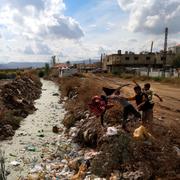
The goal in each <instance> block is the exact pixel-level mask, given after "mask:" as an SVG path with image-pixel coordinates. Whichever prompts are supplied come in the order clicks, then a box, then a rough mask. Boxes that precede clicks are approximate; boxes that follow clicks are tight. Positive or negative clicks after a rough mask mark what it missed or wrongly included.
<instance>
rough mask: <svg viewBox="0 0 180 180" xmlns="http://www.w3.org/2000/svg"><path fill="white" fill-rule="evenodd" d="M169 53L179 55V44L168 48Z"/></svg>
mask: <svg viewBox="0 0 180 180" xmlns="http://www.w3.org/2000/svg"><path fill="white" fill-rule="evenodd" d="M168 50H169V51H172V53H174V54H180V44H178V45H176V46H172V47H169V48H168Z"/></svg>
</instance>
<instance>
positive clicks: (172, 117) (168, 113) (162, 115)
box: [89, 74, 180, 145]
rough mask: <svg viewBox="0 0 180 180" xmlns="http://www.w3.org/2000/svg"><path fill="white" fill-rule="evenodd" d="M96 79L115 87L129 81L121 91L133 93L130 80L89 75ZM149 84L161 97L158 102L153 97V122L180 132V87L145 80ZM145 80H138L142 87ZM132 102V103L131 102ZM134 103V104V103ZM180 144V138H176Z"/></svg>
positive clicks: (126, 93)
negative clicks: (161, 100)
mask: <svg viewBox="0 0 180 180" xmlns="http://www.w3.org/2000/svg"><path fill="white" fill-rule="evenodd" d="M89 76H92V78H93V79H95V80H96V81H100V82H102V81H103V82H104V86H108V87H113V88H116V87H118V86H121V85H122V84H127V83H130V84H131V85H129V86H128V87H124V88H123V93H124V94H125V96H127V97H131V96H133V95H134V91H133V87H134V83H133V82H132V81H131V80H126V79H121V78H118V77H105V76H103V75H94V74H92V75H89ZM147 82H149V83H150V84H151V89H152V90H153V91H154V92H156V93H157V94H158V95H159V96H160V97H161V98H162V99H163V102H160V101H159V100H158V98H156V97H154V98H153V100H154V102H155V107H154V120H155V123H158V124H162V125H165V126H167V127H169V128H170V129H171V128H173V129H175V130H177V132H178V131H179V132H180V87H179V86H177V85H176V86H173V85H172V84H162V83H158V82H154V81H147ZM147 82H146V81H139V82H138V84H140V85H141V86H142V87H143V85H144V83H147ZM133 104H134V103H133ZM134 105H135V104H134ZM178 144H179V145H180V139H179V140H178Z"/></svg>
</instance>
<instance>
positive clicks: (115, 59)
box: [102, 50, 175, 72]
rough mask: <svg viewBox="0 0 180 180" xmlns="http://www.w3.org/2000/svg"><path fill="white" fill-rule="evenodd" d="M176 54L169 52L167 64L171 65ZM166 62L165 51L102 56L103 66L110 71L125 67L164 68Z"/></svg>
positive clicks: (117, 70) (119, 52)
mask: <svg viewBox="0 0 180 180" xmlns="http://www.w3.org/2000/svg"><path fill="white" fill-rule="evenodd" d="M174 56H175V54H173V53H172V52H168V53H167V58H166V66H171V64H172V61H173V58H174ZM163 62H164V57H163V53H147V52H146V53H140V54H135V53H133V52H125V54H121V51H120V50H119V51H118V53H117V54H111V55H105V56H103V58H102V68H103V69H107V70H108V71H109V72H119V71H120V70H121V69H122V68H123V67H148V66H151V67H158V68H162V67H163Z"/></svg>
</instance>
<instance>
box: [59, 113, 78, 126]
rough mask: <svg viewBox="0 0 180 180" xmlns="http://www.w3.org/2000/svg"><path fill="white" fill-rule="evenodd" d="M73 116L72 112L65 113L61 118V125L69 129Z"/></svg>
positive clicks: (72, 122)
mask: <svg viewBox="0 0 180 180" xmlns="http://www.w3.org/2000/svg"><path fill="white" fill-rule="evenodd" d="M75 122H76V121H75V117H74V114H66V115H65V117H64V119H63V122H62V123H63V125H64V126H65V127H66V128H67V129H69V128H70V127H72V126H73V125H74V123H75Z"/></svg>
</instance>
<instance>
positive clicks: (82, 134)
mask: <svg viewBox="0 0 180 180" xmlns="http://www.w3.org/2000/svg"><path fill="white" fill-rule="evenodd" d="M87 80H88V79H87ZM81 81H82V82H83V83H84V84H85V81H86V79H85V78H83V79H82V78H81ZM69 83H70V82H69ZM62 86H65V85H64V84H62ZM93 87H95V85H94V86H92V85H91V87H89V88H87V87H86V90H87V89H88V90H87V92H88V91H91V89H93ZM81 88H82V86H81V85H79V87H78V88H76V91H77V92H76V93H74V94H76V96H74V97H69V96H68V97H65V98H64V100H65V105H66V107H68V104H70V105H71V103H76V106H74V109H73V111H72V106H71V111H69V112H68V113H67V115H66V116H65V118H64V121H63V124H64V125H65V126H66V128H67V132H69V135H70V136H71V138H72V139H73V140H74V142H76V143H78V144H79V145H80V147H81V148H82V149H83V152H84V154H83V153H82V154H81V158H82V157H83V159H84V160H85V161H87V160H88V166H87V167H86V168H85V169H83V168H82V166H81V165H83V164H79V165H78V168H77V167H76V174H75V175H74V176H73V177H72V179H76V180H77V179H88V178H89V179H93V177H101V178H106V179H111V180H113V179H156V178H164V179H173V178H175V179H178V177H179V174H180V168H179V164H180V158H179V156H178V155H177V152H176V151H175V150H174V147H173V146H174V144H173V138H174V135H173V132H171V135H170V134H169V133H167V132H170V130H169V129H168V127H165V126H163V125H160V126H159V125H157V123H156V122H152V124H151V125H150V126H147V128H145V127H141V122H136V123H135V121H133V119H132V123H131V122H129V123H128V128H129V130H130V133H127V132H125V131H123V130H122V128H121V120H122V107H117V106H115V107H113V108H111V109H110V110H108V111H107V112H106V114H105V121H104V122H105V124H106V126H105V127H102V125H101V123H100V119H99V118H96V117H94V116H92V115H90V112H88V111H87V110H86V111H84V107H82V110H81V109H80V108H78V109H77V108H76V107H77V106H79V105H80V104H83V103H82V102H81V98H79V96H80V95H81V96H82V93H80V91H82V89H81ZM74 89H75V88H74ZM88 93H89V92H88ZM85 95H86V94H84V96H85ZM67 110H68V108H67ZM78 114H81V116H80V117H77V115H78ZM135 129H136V130H138V129H140V135H139V136H138V137H137V135H136V134H137V132H136V133H135V132H134V130H135ZM133 132H134V133H135V136H134V137H133ZM88 151H89V152H88ZM81 152H82V151H81ZM72 161H73V160H72ZM74 161H76V159H75V160H74ZM77 169H78V170H77ZM82 175H83V176H82Z"/></svg>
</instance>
